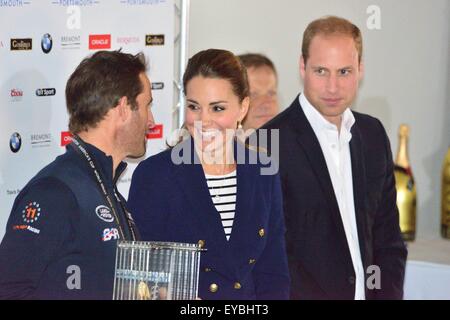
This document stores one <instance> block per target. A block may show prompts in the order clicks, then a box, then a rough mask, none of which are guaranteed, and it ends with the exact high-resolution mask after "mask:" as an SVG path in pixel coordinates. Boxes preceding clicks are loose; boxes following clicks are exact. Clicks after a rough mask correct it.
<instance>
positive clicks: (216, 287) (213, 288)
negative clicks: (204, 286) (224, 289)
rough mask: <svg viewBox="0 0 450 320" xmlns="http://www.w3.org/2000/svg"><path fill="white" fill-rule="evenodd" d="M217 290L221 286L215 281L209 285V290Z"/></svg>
mask: <svg viewBox="0 0 450 320" xmlns="http://www.w3.org/2000/svg"><path fill="white" fill-rule="evenodd" d="M217 290H219V286H218V285H217V284H215V283H211V285H210V286H209V291H211V292H212V293H214V292H217Z"/></svg>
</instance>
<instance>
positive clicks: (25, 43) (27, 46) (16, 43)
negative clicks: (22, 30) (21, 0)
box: [0, 0, 33, 51]
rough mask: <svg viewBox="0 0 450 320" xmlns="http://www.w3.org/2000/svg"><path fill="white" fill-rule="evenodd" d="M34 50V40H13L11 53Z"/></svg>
mask: <svg viewBox="0 0 450 320" xmlns="http://www.w3.org/2000/svg"><path fill="white" fill-rule="evenodd" d="M0 1H1V0H0ZM32 49H33V39H31V38H23V39H18V38H15V39H11V51H25V50H32Z"/></svg>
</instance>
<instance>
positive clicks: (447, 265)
mask: <svg viewBox="0 0 450 320" xmlns="http://www.w3.org/2000/svg"><path fill="white" fill-rule="evenodd" d="M404 299H406V300H417V299H421V300H422V299H423V300H429V299H445V300H450V240H444V239H422V240H416V241H415V242H412V243H409V244H408V261H407V263H406V272H405V286H404Z"/></svg>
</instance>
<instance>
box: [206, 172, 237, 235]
mask: <svg viewBox="0 0 450 320" xmlns="http://www.w3.org/2000/svg"><path fill="white" fill-rule="evenodd" d="M205 177H206V183H207V184H208V189H209V194H210V195H211V199H212V202H213V204H214V206H215V207H216V210H217V212H218V213H219V214H220V219H221V220H222V226H223V229H224V231H225V235H226V237H227V240H230V236H231V229H232V228H233V221H234V214H235V210H236V190H237V184H236V170H234V171H233V172H230V173H228V174H225V175H220V176H216V175H210V174H206V173H205Z"/></svg>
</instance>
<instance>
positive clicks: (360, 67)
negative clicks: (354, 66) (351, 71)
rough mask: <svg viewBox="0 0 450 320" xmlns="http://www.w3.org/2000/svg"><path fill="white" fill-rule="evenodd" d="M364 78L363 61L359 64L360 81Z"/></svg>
mask: <svg viewBox="0 0 450 320" xmlns="http://www.w3.org/2000/svg"><path fill="white" fill-rule="evenodd" d="M363 77H364V62H363V61H362V60H361V62H360V63H359V79H358V80H359V81H361V80H362V79H363Z"/></svg>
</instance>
